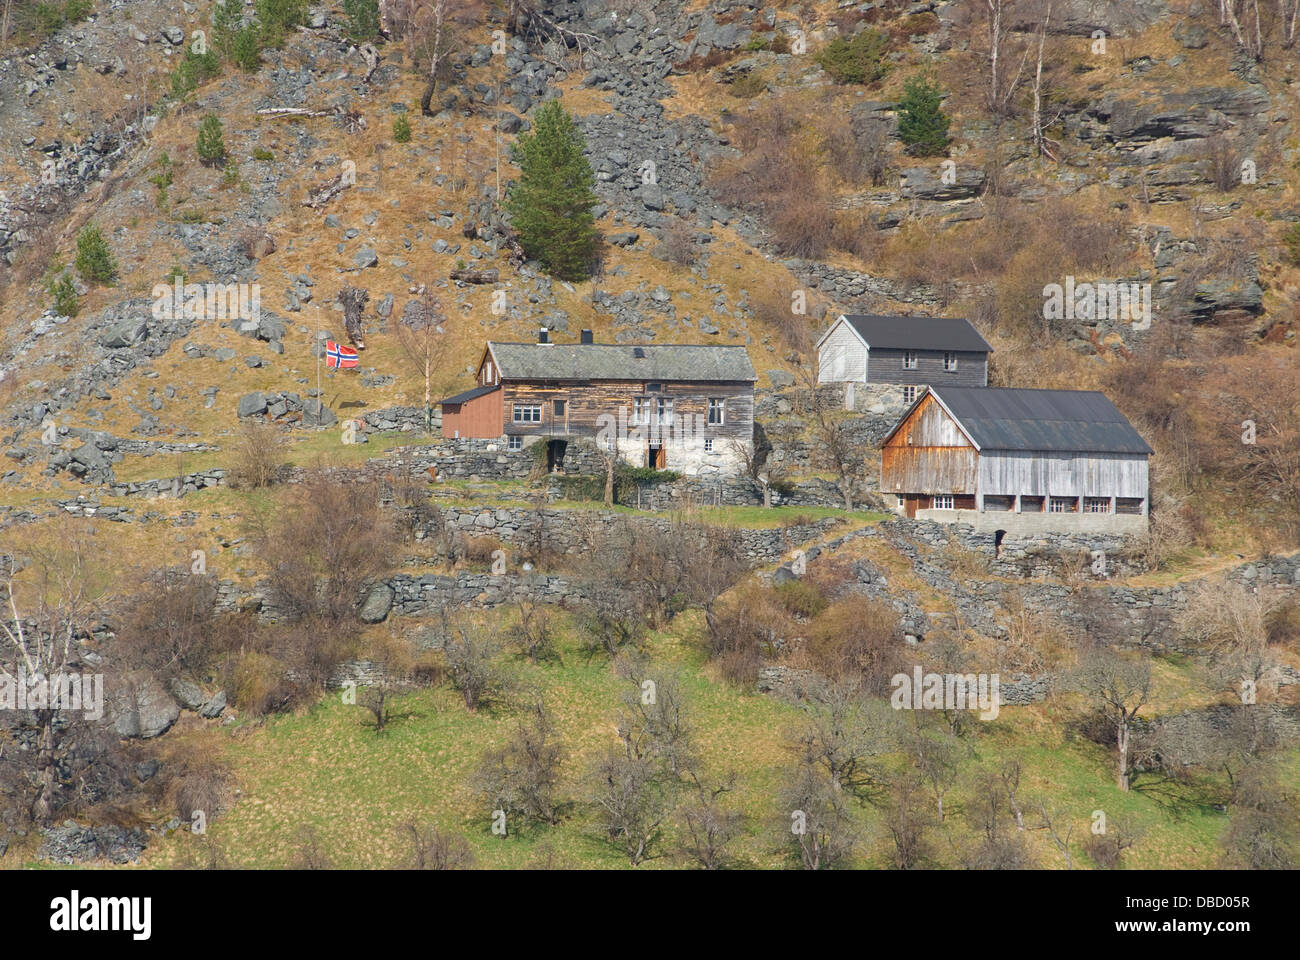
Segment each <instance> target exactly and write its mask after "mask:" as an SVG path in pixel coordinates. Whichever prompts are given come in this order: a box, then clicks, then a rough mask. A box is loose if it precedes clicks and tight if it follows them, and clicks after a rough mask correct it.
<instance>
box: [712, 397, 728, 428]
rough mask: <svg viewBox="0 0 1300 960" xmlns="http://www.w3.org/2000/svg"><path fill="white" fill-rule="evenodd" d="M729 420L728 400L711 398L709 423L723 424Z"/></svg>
mask: <svg viewBox="0 0 1300 960" xmlns="http://www.w3.org/2000/svg"><path fill="white" fill-rule="evenodd" d="M726 422H727V401H726V400H725V399H722V398H719V397H710V398H709V425H710V426H718V427H720V426H722V425H723V424H724V423H726Z"/></svg>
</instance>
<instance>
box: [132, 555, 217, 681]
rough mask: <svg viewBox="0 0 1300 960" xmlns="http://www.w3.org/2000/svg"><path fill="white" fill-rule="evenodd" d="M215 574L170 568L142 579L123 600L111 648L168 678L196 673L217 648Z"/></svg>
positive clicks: (133, 663) (136, 663) (139, 665)
mask: <svg viewBox="0 0 1300 960" xmlns="http://www.w3.org/2000/svg"><path fill="white" fill-rule="evenodd" d="M216 599H217V584H216V579H215V578H214V577H212V576H210V575H207V574H197V573H191V572H190V570H189V569H188V568H179V569H178V568H168V569H165V570H161V571H157V572H155V573H152V574H151V575H149V576H147V577H145V578H144V582H143V583H142V584H141V586H140V589H139V591H138V592H136V593H135V594H134V595H133V596H132V597H130V598H129V599H128V600H127V601H126V605H125V608H124V609H123V611H122V613H121V614H120V618H119V620H118V627H117V629H116V631H115V633H114V642H113V646H114V648H115V652H116V653H117V655H118V656H119V657H121V658H122V661H123V662H124V663H125V664H128V665H129V666H130V667H132V668H143V669H146V670H148V671H149V672H150V673H152V674H154V675H155V676H158V677H161V678H164V679H168V678H171V677H175V676H178V675H180V674H191V675H197V674H199V673H201V672H202V671H203V670H204V669H205V668H206V667H207V666H208V665H209V663H210V661H211V658H212V656H213V654H214V653H215V652H216V651H215V647H216V644H215V636H214V634H215V632H216V631H215V629H214V625H213V618H214V616H215V604H216Z"/></svg>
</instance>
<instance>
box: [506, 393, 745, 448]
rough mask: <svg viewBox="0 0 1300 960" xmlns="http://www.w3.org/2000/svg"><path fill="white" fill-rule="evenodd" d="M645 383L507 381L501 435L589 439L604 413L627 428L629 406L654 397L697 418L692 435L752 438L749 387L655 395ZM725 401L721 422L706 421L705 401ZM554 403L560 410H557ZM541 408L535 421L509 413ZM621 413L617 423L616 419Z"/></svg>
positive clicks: (691, 425) (682, 414) (677, 414)
mask: <svg viewBox="0 0 1300 960" xmlns="http://www.w3.org/2000/svg"><path fill="white" fill-rule="evenodd" d="M648 386H649V382H647V381H627V380H594V381H591V382H590V383H568V382H545V381H540V382H530V383H522V382H516V381H506V383H505V385H504V404H503V409H502V417H503V420H502V426H503V432H504V433H505V434H507V435H509V436H523V437H565V436H574V437H594V436H596V434H597V433H598V432H599V431H600V430H601V428H602V426H604V424H602V423H601V420H600V418H601V416H602V415H603V414H609V415H612V416H613V417H615V418H616V421H617V422H621V423H626V424H627V425H628V426H629V427H630V426H633V424H632V423H631V420H632V416H633V401H634V400H635V399H637V398H644V399H650V400H652V401H653V400H654V399H656V398H664V399H671V400H672V401H673V416H674V417H692V418H693V417H696V416H698V417H700V418H701V419H700V420H699V421H694V420H692V421H691V422H690V423H689V424H688V425H687V428H686V429H687V430H688V431H689V432H694V428H695V424H696V423H697V422H698V423H699V424H700V427H701V430H702V431H703V436H704V437H710V438H714V439H716V440H720V441H729V440H735V441H739V442H742V443H750V442H752V440H753V434H754V386H753V384H751V383H689V382H681V381H663V382H660V383H659V384H658V386H659V389H658V390H648V389H647V387H648ZM710 399H721V400H723V401H724V408H723V409H724V411H725V415H724V422H723V423H722V424H710V423H709V422H708V414H709V400H710ZM557 401H559V402H560V404H561V405H562V406H560V407H557V406H556V402H557ZM516 406H521V407H540V408H541V420H540V421H539V422H533V421H521V422H516V421H515V419H514V409H515V407H516ZM620 411H621V413H622V419H621V420H619V418H620Z"/></svg>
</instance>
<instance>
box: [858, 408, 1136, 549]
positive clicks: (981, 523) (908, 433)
mask: <svg viewBox="0 0 1300 960" xmlns="http://www.w3.org/2000/svg"><path fill="white" fill-rule="evenodd" d="M1151 452H1152V451H1151V448H1150V447H1149V446H1147V444H1146V441H1144V440H1143V439H1142V437H1141V436H1139V435H1138V432H1137V431H1136V430H1134V429H1133V426H1132V424H1130V423H1129V422H1128V420H1126V419H1125V418H1124V415H1123V414H1122V413H1120V412H1119V411H1118V410H1117V409H1115V405H1114V404H1113V403H1111V402H1110V400H1108V399H1107V398H1106V396H1105V395H1104V394H1101V393H1097V392H1095V391H1089V390H1021V389H1001V388H987V387H986V388H977V387H934V386H931V387H930V388H928V389H927V390H926V391H925V392H924V393H923V394H922V395H921V396H920V397H918V398H917V400H916V402H915V403H914V404H913V405H912V407H911V408H910V409H909V410H908V411H907V412H906V413H905V414H904V415H903V417H902V418H901V419H900V420H899V421H898V423H897V424H896V425H895V426H894V427H893V429H892V430H890V432H889V433H888V434H887V435H886V436H885V438H884V440H883V441H882V442H881V449H880V491H881V493H882V494H883V495H884V496H885V497H887V498H889V501H890V505H891V506H893V507H894V508H895V509H896V510H897V511H898V512H899V513H901V514H904V515H905V516H908V517H915V518H918V519H925V520H938V521H942V522H949V523H969V524H971V525H972V526H974V527H975V528H976V529H977V530H988V531H997V530H1001V531H1005V532H1007V533H1012V534H1033V533H1037V532H1049V531H1056V532H1075V531H1077V532H1081V533H1084V532H1097V533H1114V534H1124V533H1140V532H1142V531H1144V530H1145V529H1146V526H1147V516H1148V511H1149V501H1148V497H1149V490H1148V477H1147V459H1148V457H1150V455H1151Z"/></svg>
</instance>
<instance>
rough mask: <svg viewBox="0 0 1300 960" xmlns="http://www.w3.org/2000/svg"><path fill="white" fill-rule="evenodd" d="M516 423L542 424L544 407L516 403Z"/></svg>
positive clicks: (537, 404) (538, 404)
mask: <svg viewBox="0 0 1300 960" xmlns="http://www.w3.org/2000/svg"><path fill="white" fill-rule="evenodd" d="M514 409H515V414H514V420H515V423H541V422H542V405H541V404H540V403H516V404H515V408H514Z"/></svg>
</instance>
